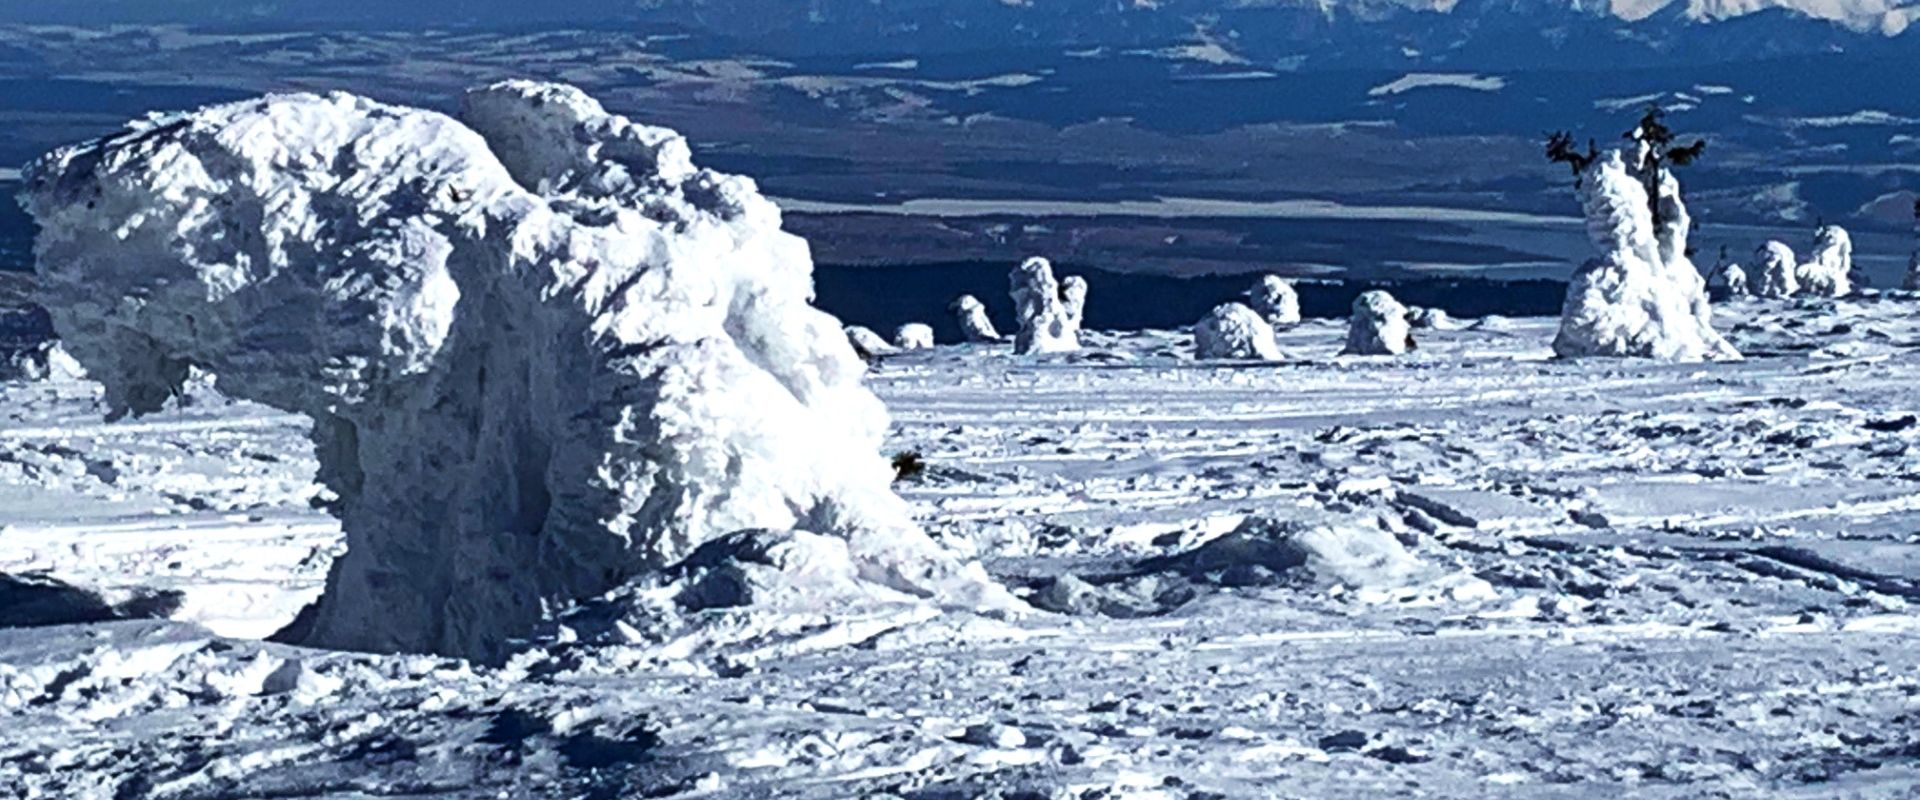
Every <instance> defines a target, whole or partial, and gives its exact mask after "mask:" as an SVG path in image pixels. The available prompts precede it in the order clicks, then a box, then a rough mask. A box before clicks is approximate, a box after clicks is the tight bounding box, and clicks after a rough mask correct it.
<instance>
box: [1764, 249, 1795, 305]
mask: <svg viewBox="0 0 1920 800" xmlns="http://www.w3.org/2000/svg"><path fill="white" fill-rule="evenodd" d="M1794 258H1795V257H1794V255H1793V248H1791V247H1788V246H1787V244H1786V243H1785V242H1778V241H1773V242H1767V243H1766V244H1763V245H1760V249H1758V250H1755V251H1754V252H1753V259H1754V261H1756V262H1758V263H1759V265H1760V285H1759V286H1756V287H1754V290H1753V293H1754V294H1756V295H1758V296H1760V297H1773V298H1781V297H1792V296H1794V295H1795V294H1798V293H1799V292H1800V276H1799V266H1798V265H1797V264H1796V263H1795V261H1794Z"/></svg>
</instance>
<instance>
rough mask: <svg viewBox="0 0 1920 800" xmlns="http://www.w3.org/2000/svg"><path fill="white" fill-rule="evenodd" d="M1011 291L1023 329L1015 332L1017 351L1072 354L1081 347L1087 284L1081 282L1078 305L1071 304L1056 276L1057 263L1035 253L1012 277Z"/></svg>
mask: <svg viewBox="0 0 1920 800" xmlns="http://www.w3.org/2000/svg"><path fill="white" fill-rule="evenodd" d="M1008 283H1009V284H1010V285H1009V289H1008V293H1009V294H1010V295H1011V296H1012V297H1013V310H1014V315H1015V317H1016V318H1017V319H1018V320H1019V321H1020V332H1019V333H1017V334H1015V335H1014V339H1013V352H1015V353H1018V354H1020V355H1027V354H1031V353H1071V352H1073V351H1076V350H1079V349H1080V313H1081V311H1083V310H1084V308H1085V306H1084V303H1085V302H1086V283H1085V282H1084V281H1080V282H1079V283H1078V286H1079V287H1080V288H1079V290H1078V292H1077V294H1078V300H1077V304H1075V303H1070V302H1069V300H1068V298H1067V297H1065V296H1064V294H1063V288H1062V286H1061V284H1060V282H1059V281H1057V280H1055V279H1054V277H1053V264H1052V263H1050V262H1048V261H1047V260H1046V259H1044V258H1040V257H1039V256H1035V257H1033V258H1029V259H1027V260H1025V261H1022V262H1020V266H1017V267H1014V268H1013V272H1012V274H1010V275H1009V276H1008Z"/></svg>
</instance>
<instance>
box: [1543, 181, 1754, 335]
mask: <svg viewBox="0 0 1920 800" xmlns="http://www.w3.org/2000/svg"><path fill="white" fill-rule="evenodd" d="M1633 147H1634V149H1632V150H1624V149H1614V150H1609V151H1607V152H1606V153H1604V154H1602V155H1601V156H1600V157H1599V158H1597V159H1595V160H1594V162H1593V164H1592V165H1590V166H1588V167H1587V168H1586V171H1585V172H1584V173H1583V174H1582V176H1581V181H1580V199H1581V204H1582V205H1583V206H1584V208H1585V211H1586V217H1587V235H1588V237H1589V238H1590V239H1592V241H1593V245H1594V247H1595V248H1596V249H1597V250H1599V251H1600V256H1599V257H1597V258H1594V259H1591V260H1589V261H1587V262H1586V263H1585V264H1583V265H1581V267H1580V268H1579V269H1578V270H1575V271H1574V274H1573V278H1572V280H1571V281H1569V283H1568V285H1567V301H1566V304H1565V305H1564V306H1563V307H1562V309H1561V317H1560V332H1559V335H1557V336H1556V337H1554V340H1553V351H1554V352H1555V353H1556V354H1558V355H1560V356H1562V357H1579V356H1637V357H1644V358H1662V359H1671V360H1676V361H1701V360H1728V359H1737V358H1739V357H1740V353H1739V351H1737V350H1735V349H1734V348H1733V345H1731V344H1729V343H1728V342H1727V340H1726V339H1725V338H1723V337H1722V336H1721V335H1720V333H1719V332H1717V331H1715V330H1714V329H1713V319H1712V316H1713V311H1712V307H1711V306H1710V305H1709V304H1708V302H1707V292H1706V282H1705V281H1704V280H1703V279H1702V278H1701V277H1700V272H1699V270H1697V269H1695V268H1694V266H1693V262H1692V261H1691V260H1689V259H1688V258H1687V229H1688V226H1689V225H1690V224H1691V220H1690V219H1689V217H1688V216H1687V208H1686V205H1685V204H1684V203H1682V202H1681V200H1680V183H1679V181H1678V180H1676V179H1675V178H1674V176H1673V175H1672V174H1671V173H1669V172H1667V171H1666V169H1665V168H1664V167H1659V166H1649V165H1648V160H1647V156H1646V154H1645V153H1644V152H1642V150H1643V149H1644V148H1645V147H1646V145H1645V144H1644V143H1640V144H1637V145H1634V146H1633ZM1647 169H1659V170H1661V172H1660V174H1659V176H1658V177H1659V181H1658V183H1657V185H1658V186H1659V195H1660V196H1659V197H1657V198H1654V199H1656V200H1657V201H1658V202H1659V206H1660V220H1659V224H1658V225H1657V226H1656V225H1655V221H1654V214H1653V210H1652V208H1651V207H1650V206H1649V204H1648V196H1647V195H1648V192H1647V189H1646V186H1645V185H1644V183H1643V181H1642V178H1643V177H1644V176H1643V175H1642V173H1643V172H1644V171H1645V170H1647Z"/></svg>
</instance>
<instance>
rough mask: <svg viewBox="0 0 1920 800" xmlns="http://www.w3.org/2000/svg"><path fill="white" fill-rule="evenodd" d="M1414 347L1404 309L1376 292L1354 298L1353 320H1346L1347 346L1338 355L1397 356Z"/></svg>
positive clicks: (1389, 295)
mask: <svg viewBox="0 0 1920 800" xmlns="http://www.w3.org/2000/svg"><path fill="white" fill-rule="evenodd" d="M1412 347H1413V330H1412V326H1410V325H1408V324H1407V308H1406V306H1403V305H1400V301H1398V300H1395V299H1393V295H1391V294H1388V293H1386V292H1384V291H1381V290H1379V289H1372V290H1369V291H1365V292H1361V293H1360V296H1359V297H1356V298H1353V316H1352V317H1351V318H1349V319H1348V320H1347V346H1346V349H1344V350H1341V351H1340V352H1341V353H1342V354H1344V355H1358V356H1397V355H1400V354H1401V353H1405V352H1407V351H1408V350H1410V349H1412Z"/></svg>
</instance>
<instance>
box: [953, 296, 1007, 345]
mask: <svg viewBox="0 0 1920 800" xmlns="http://www.w3.org/2000/svg"><path fill="white" fill-rule="evenodd" d="M947 310H948V311H951V312H953V316H954V318H955V319H956V320H958V321H959V323H960V334H961V335H962V336H965V337H966V338H967V341H969V342H973V343H975V344H982V343H986V342H997V341H1000V332H999V331H997V330H994V328H993V320H992V319H990V318H988V317H987V305H986V304H985V303H982V302H980V298H978V297H974V296H973V295H970V294H963V295H960V296H959V297H956V298H954V299H953V303H952V304H951V305H949V306H947Z"/></svg>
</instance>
